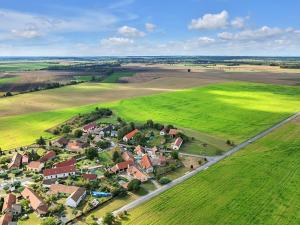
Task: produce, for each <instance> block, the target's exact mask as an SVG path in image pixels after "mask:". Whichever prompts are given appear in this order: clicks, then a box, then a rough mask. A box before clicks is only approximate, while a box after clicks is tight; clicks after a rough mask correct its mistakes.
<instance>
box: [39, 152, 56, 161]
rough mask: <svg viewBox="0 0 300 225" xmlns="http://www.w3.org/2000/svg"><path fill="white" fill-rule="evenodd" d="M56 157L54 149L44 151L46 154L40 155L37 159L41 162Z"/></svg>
mask: <svg viewBox="0 0 300 225" xmlns="http://www.w3.org/2000/svg"><path fill="white" fill-rule="evenodd" d="M55 157H56V153H55V151H48V152H46V154H45V155H44V156H42V157H41V158H40V159H39V161H40V162H42V163H45V162H47V161H49V160H52V159H54V158H55Z"/></svg>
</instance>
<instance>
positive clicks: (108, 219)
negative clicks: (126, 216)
mask: <svg viewBox="0 0 300 225" xmlns="http://www.w3.org/2000/svg"><path fill="white" fill-rule="evenodd" d="M115 222H116V218H115V216H114V215H113V214H112V213H111V212H108V213H106V215H105V216H104V218H103V223H104V224H106V225H113V224H114V223H115Z"/></svg>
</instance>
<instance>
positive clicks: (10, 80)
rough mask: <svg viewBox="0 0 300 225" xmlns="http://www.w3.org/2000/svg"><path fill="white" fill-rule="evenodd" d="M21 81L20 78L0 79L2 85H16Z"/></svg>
mask: <svg viewBox="0 0 300 225" xmlns="http://www.w3.org/2000/svg"><path fill="white" fill-rule="evenodd" d="M18 79H19V77H7V78H0V85H1V84H4V83H14V82H16V81H17V80H18Z"/></svg>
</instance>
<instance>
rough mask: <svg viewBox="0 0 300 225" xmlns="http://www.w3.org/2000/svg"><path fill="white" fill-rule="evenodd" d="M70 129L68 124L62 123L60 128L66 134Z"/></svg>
mask: <svg viewBox="0 0 300 225" xmlns="http://www.w3.org/2000/svg"><path fill="white" fill-rule="evenodd" d="M70 131H71V127H70V126H68V125H64V126H63V128H62V132H63V133H65V134H67V133H70Z"/></svg>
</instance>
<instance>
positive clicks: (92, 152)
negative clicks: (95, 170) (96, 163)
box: [85, 147, 98, 160]
mask: <svg viewBox="0 0 300 225" xmlns="http://www.w3.org/2000/svg"><path fill="white" fill-rule="evenodd" d="M85 155H86V157H87V158H88V159H90V160H93V159H94V158H96V157H97V156H98V151H97V149H96V148H94V147H91V148H87V149H86V150H85Z"/></svg>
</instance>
